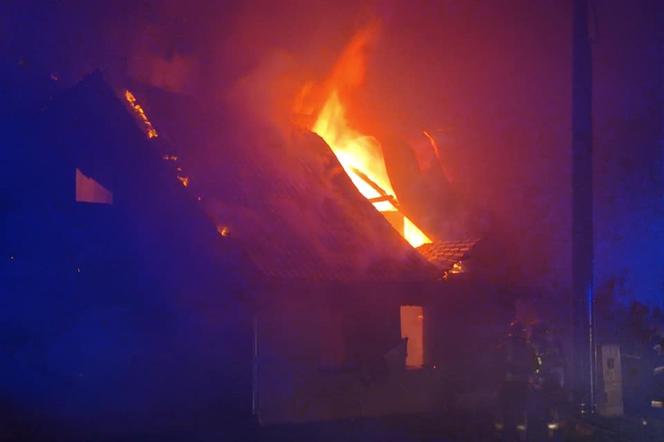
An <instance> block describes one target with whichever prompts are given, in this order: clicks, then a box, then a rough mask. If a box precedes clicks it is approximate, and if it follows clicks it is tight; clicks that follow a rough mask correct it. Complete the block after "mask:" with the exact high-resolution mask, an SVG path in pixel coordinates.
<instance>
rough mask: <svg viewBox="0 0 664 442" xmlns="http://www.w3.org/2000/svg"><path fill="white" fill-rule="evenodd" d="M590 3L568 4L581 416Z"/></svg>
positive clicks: (591, 330)
mask: <svg viewBox="0 0 664 442" xmlns="http://www.w3.org/2000/svg"><path fill="white" fill-rule="evenodd" d="M588 6H589V5H588V0H572V8H573V10H572V282H573V296H574V297H573V299H574V302H573V305H574V328H575V330H574V338H575V358H574V359H575V362H576V364H575V367H574V368H575V372H576V373H575V376H574V378H575V380H576V382H575V384H576V388H577V390H578V392H579V393H580V397H579V399H580V403H581V404H583V406H582V411H585V412H588V413H593V412H594V410H595V380H596V374H595V367H596V343H595V327H594V323H595V318H594V314H595V312H594V287H593V139H592V138H593V137H592V128H593V125H592V57H591V47H590V36H589V32H588Z"/></svg>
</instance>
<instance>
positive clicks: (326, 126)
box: [298, 23, 431, 247]
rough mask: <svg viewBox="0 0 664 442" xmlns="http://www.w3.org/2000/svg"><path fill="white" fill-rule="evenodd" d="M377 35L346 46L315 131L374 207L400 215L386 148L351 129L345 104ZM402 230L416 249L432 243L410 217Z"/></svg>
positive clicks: (373, 31) (371, 31) (367, 33)
mask: <svg viewBox="0 0 664 442" xmlns="http://www.w3.org/2000/svg"><path fill="white" fill-rule="evenodd" d="M377 32H378V26H377V24H375V23H373V24H371V25H370V26H368V27H367V28H365V29H363V30H361V31H360V32H358V33H357V34H356V35H355V37H354V38H353V39H352V40H351V41H350V43H349V44H348V45H347V46H346V48H345V50H344V52H343V53H342V55H341V57H340V58H339V60H338V61H337V64H336V66H335V68H334V70H333V71H332V74H331V76H330V78H329V79H328V80H327V82H326V89H327V91H328V95H327V98H326V100H325V102H324V104H323V105H322V107H321V108H320V111H319V112H318V115H317V117H316V120H315V122H314V123H313V125H312V127H311V130H312V131H313V132H315V133H317V134H318V135H320V136H321V138H323V139H324V140H325V142H326V143H327V144H328V145H329V146H330V148H331V149H332V151H333V152H334V154H335V155H336V156H337V158H338V159H339V162H340V163H341V165H342V166H343V168H344V170H345V171H346V173H347V174H348V176H349V177H350V179H351V180H352V181H353V184H355V187H357V189H358V190H359V191H360V193H361V194H362V195H363V196H364V197H365V198H367V199H368V200H370V201H371V202H372V203H373V205H374V207H375V208H376V210H378V211H379V212H382V213H384V214H386V212H397V211H399V206H398V201H397V198H396V196H395V192H394V189H393V188H392V183H391V182H390V178H389V176H388V174H387V169H386V168H385V159H384V157H383V150H382V147H381V145H380V142H379V141H378V140H377V139H376V138H375V137H373V136H370V135H366V134H363V133H362V132H360V131H359V130H357V129H355V128H353V127H351V126H350V124H349V122H348V119H347V118H346V108H345V106H344V105H343V103H342V101H341V96H342V94H343V92H345V91H348V90H349V89H352V88H356V87H358V86H360V85H361V84H362V82H363V80H364V74H365V68H366V66H365V65H366V63H365V58H366V57H365V53H366V51H367V49H368V47H369V45H370V44H371V43H372V42H373V41H374V40H375V38H376V36H377ZM310 89H311V85H310V84H308V85H306V86H305V89H303V93H307V92H308V91H309V90H310ZM302 101H303V100H302V97H301V96H300V97H298V103H299V104H300V106H301V103H302ZM398 230H401V232H400V233H401V234H402V235H403V236H404V238H405V239H406V240H407V241H408V242H409V243H410V244H411V245H412V246H413V247H418V246H420V245H422V244H426V243H430V242H431V240H430V239H429V238H428V237H427V236H426V235H425V234H424V232H422V231H421V230H420V229H419V228H418V227H417V226H416V225H415V224H414V223H413V222H412V221H410V220H409V219H408V218H407V217H406V216H403V228H402V229H398Z"/></svg>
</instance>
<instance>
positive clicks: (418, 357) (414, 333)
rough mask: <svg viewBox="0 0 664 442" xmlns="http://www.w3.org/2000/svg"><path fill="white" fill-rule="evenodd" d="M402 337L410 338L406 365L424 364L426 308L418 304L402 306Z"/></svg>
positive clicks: (413, 366)
mask: <svg viewBox="0 0 664 442" xmlns="http://www.w3.org/2000/svg"><path fill="white" fill-rule="evenodd" d="M401 337H402V338H406V339H408V344H407V346H406V352H407V353H406V367H407V368H422V367H423V366H424V309H423V308H422V306H418V305H402V306H401Z"/></svg>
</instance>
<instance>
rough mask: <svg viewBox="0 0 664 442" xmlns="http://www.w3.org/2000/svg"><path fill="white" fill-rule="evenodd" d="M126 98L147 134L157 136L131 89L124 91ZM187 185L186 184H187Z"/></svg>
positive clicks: (149, 136)
mask: <svg viewBox="0 0 664 442" xmlns="http://www.w3.org/2000/svg"><path fill="white" fill-rule="evenodd" d="M124 97H125V100H127V103H129V106H130V107H131V109H132V110H133V111H134V115H136V118H138V120H139V121H140V122H141V125H142V126H143V130H144V131H145V134H146V135H147V137H148V138H157V136H158V134H157V130H156V129H155V128H154V126H153V125H152V123H151V122H150V120H149V119H148V116H147V115H146V113H145V111H144V110H143V107H142V106H141V105H140V104H138V101H136V97H135V96H134V94H133V93H131V91H129V89H127V90H125V93H124ZM185 187H186V186H185Z"/></svg>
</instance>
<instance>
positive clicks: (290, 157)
mask: <svg viewBox="0 0 664 442" xmlns="http://www.w3.org/2000/svg"><path fill="white" fill-rule="evenodd" d="M139 95H141V97H142V98H141V97H139V101H140V100H144V102H145V103H146V107H147V108H148V109H147V112H148V114H149V115H150V118H151V119H152V121H153V123H154V124H155V127H156V128H157V130H158V131H159V134H160V139H161V142H162V143H164V145H165V146H166V145H168V146H169V147H168V148H169V149H171V150H173V152H174V153H175V154H176V156H177V157H178V158H179V160H178V161H180V163H181V165H182V166H181V167H182V169H183V171H184V173H185V174H187V176H188V177H189V178H190V189H191V191H192V192H194V193H195V194H196V195H197V196H199V197H200V199H201V202H202V204H203V206H204V207H205V210H206V211H207V212H208V214H209V216H210V217H212V218H213V219H214V221H215V222H216V223H217V224H218V226H220V228H222V226H223V227H225V228H226V229H227V230H225V231H226V232H228V233H229V234H230V236H232V237H233V238H235V239H236V240H237V241H239V242H240V243H241V244H242V245H243V246H244V247H245V250H246V251H247V254H248V255H249V257H250V258H251V259H252V260H253V262H254V263H255V265H256V266H257V267H258V268H259V269H260V271H261V272H262V273H263V274H264V275H265V276H266V277H268V278H274V279H286V280H316V281H317V280H329V281H417V280H434V279H436V278H437V277H438V276H439V275H440V273H439V272H438V271H437V269H436V268H435V267H434V266H433V265H431V264H430V263H429V262H428V261H427V260H426V259H424V258H423V256H422V255H420V254H419V253H418V252H417V251H416V250H415V249H413V248H412V247H411V246H410V245H409V244H408V243H407V242H406V241H405V240H404V239H403V238H402V237H401V236H400V235H399V234H398V233H397V232H396V231H395V230H394V229H393V228H392V226H391V225H390V224H389V223H388V221H387V220H386V219H385V218H384V217H383V216H382V215H381V214H380V213H379V212H377V211H376V210H375V209H374V207H373V206H372V205H371V203H369V202H368V201H367V200H366V199H365V198H364V197H363V196H361V195H360V194H359V192H358V191H357V190H356V189H355V187H354V185H353V184H352V182H351V181H350V179H349V178H348V176H347V175H346V174H345V172H344V171H343V169H342V167H341V165H340V164H339V162H338V160H337V159H336V157H335V155H334V154H333V152H332V151H331V149H330V148H329V147H328V146H327V144H325V142H324V141H323V140H322V139H321V138H320V137H318V136H317V135H315V134H313V133H311V132H308V131H301V130H293V131H292V132H291V133H288V134H283V133H277V132H275V131H273V130H271V129H270V128H267V127H263V126H260V125H258V124H254V123H252V122H251V120H250V119H247V118H238V117H236V116H234V115H230V116H229V115H228V114H225V115H224V114H220V113H216V114H214V115H211V114H210V113H209V111H207V109H205V110H204V109H203V108H201V107H199V104H198V103H195V102H194V101H193V100H188V99H186V98H184V97H179V96H174V95H166V94H164V93H163V92H160V91H149V90H148V91H143V93H142V94H139ZM172 109H178V112H172V111H171V110H172Z"/></svg>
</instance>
